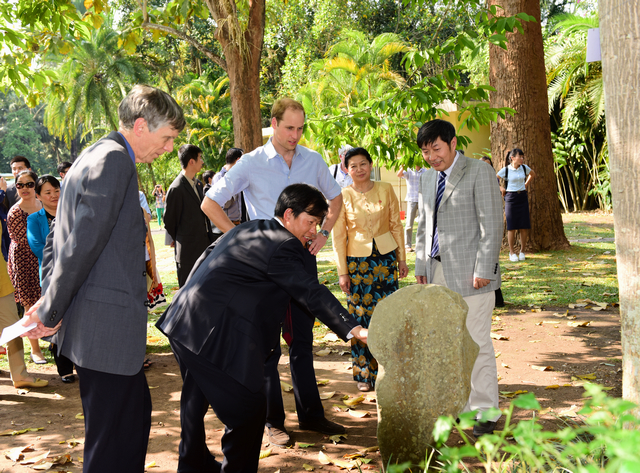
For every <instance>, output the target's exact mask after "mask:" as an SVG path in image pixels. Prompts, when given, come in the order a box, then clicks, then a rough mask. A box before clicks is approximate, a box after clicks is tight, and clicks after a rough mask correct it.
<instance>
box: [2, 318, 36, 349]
mask: <svg viewBox="0 0 640 473" xmlns="http://www.w3.org/2000/svg"><path fill="white" fill-rule="evenodd" d="M22 322H23V320H22V319H20V320H18V321H17V322H16V323H15V324H13V325H9V326H8V327H5V328H4V330H3V331H2V336H0V345H4V344H5V343H8V342H10V341H11V340H13V339H14V338H17V337H19V336H21V335H22V334H24V333H26V332H28V331H29V330H31V329H34V328H36V325H37V324H35V323H33V324H30V325H27V326H26V327H25V326H23V325H22Z"/></svg>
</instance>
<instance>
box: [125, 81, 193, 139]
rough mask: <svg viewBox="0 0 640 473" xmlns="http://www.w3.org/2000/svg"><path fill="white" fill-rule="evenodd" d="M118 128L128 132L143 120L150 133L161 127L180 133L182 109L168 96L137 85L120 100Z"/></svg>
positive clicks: (182, 121) (182, 120)
mask: <svg viewBox="0 0 640 473" xmlns="http://www.w3.org/2000/svg"><path fill="white" fill-rule="evenodd" d="M118 117H119V118H120V127H122V128H124V129H126V130H130V129H132V128H133V125H134V123H135V121H136V120H137V119H138V118H144V119H145V120H146V121H147V126H148V127H149V131H150V132H152V133H153V132H154V131H156V130H157V129H158V128H161V127H163V126H167V125H169V126H171V127H172V128H174V129H176V130H178V131H182V129H183V128H184V127H185V125H186V122H185V120H184V114H183V113H182V108H180V106H179V105H178V103H177V102H176V101H175V100H174V99H173V97H171V96H170V95H169V94H167V93H166V92H164V91H163V90H160V89H157V88H155V87H150V86H148V85H141V84H138V85H136V86H134V87H133V89H131V92H129V94H128V95H127V96H126V97H125V98H124V99H122V102H120V106H119V107H118Z"/></svg>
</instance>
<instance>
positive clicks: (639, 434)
mask: <svg viewBox="0 0 640 473" xmlns="http://www.w3.org/2000/svg"><path fill="white" fill-rule="evenodd" d="M584 395H585V402H584V407H583V408H582V410H580V411H579V414H580V416H581V418H580V422H579V423H578V422H571V423H569V422H568V421H565V427H564V428H562V429H560V430H558V431H556V432H549V431H545V430H543V427H542V425H541V424H540V423H539V417H538V416H537V415H535V414H536V411H539V410H540V404H539V403H538V401H537V400H536V398H535V396H534V395H533V394H532V393H527V394H523V395H520V396H518V397H517V398H516V399H514V401H513V402H512V403H511V405H510V406H509V408H508V409H507V410H506V411H505V412H504V415H505V421H504V422H505V426H504V429H503V430H501V431H496V432H495V433H494V434H493V435H484V436H482V437H480V438H479V439H477V441H476V442H475V443H474V442H472V441H471V440H470V439H469V437H468V436H467V435H466V434H465V432H464V429H468V428H470V427H471V426H472V425H473V423H474V421H473V417H472V416H473V414H472V413H465V414H461V415H460V416H459V422H455V420H454V419H453V417H441V418H439V419H438V421H437V422H436V425H435V428H434V431H433V435H434V441H435V448H436V450H437V452H438V455H437V457H436V460H435V461H433V459H432V457H428V458H427V461H426V462H423V463H422V464H421V465H419V468H420V470H421V471H422V470H423V471H424V472H425V473H426V472H427V471H434V470H435V471H445V472H449V473H457V472H462V471H469V469H468V467H467V465H466V464H465V462H467V463H468V462H470V461H473V462H479V463H480V464H481V465H482V467H483V470H484V471H495V472H505V473H506V472H527V471H567V472H576V473H578V472H580V473H591V472H611V473H613V472H622V471H625V472H631V471H638V470H639V468H640V431H639V430H638V429H637V426H638V425H640V419H638V417H636V415H635V411H636V409H637V406H636V405H635V404H634V403H632V402H629V401H625V400H623V399H618V398H610V397H608V396H607V395H606V393H605V391H604V390H603V389H602V387H600V386H598V385H595V384H586V385H585V394H584ZM516 408H517V409H523V410H531V411H534V416H533V419H531V420H522V421H520V422H518V423H517V424H511V419H512V417H513V412H514V409H516ZM453 430H456V431H457V432H458V433H459V435H460V436H461V438H462V439H463V442H462V445H460V446H454V447H449V446H446V445H445V442H446V441H447V440H448V439H449V436H450V434H451V432H452V431H453ZM411 467H412V465H409V464H402V465H389V467H388V468H389V470H388V471H393V472H395V473H402V472H404V471H416V469H411V470H410V468H411Z"/></svg>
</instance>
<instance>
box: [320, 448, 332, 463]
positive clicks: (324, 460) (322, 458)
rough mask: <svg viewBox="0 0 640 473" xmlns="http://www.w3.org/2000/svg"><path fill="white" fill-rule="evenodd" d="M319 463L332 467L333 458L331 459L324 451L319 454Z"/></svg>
mask: <svg viewBox="0 0 640 473" xmlns="http://www.w3.org/2000/svg"><path fill="white" fill-rule="evenodd" d="M318 461H319V462H320V463H322V464H323V465H331V458H329V457H328V456H327V454H326V453H324V452H323V451H322V450H320V451H319V452H318Z"/></svg>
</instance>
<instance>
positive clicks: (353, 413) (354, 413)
mask: <svg viewBox="0 0 640 473" xmlns="http://www.w3.org/2000/svg"><path fill="white" fill-rule="evenodd" d="M349 415H351V416H352V417H357V418H359V419H360V418H362V417H367V416H368V415H369V413H368V412H367V411H358V410H355V409H349Z"/></svg>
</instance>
